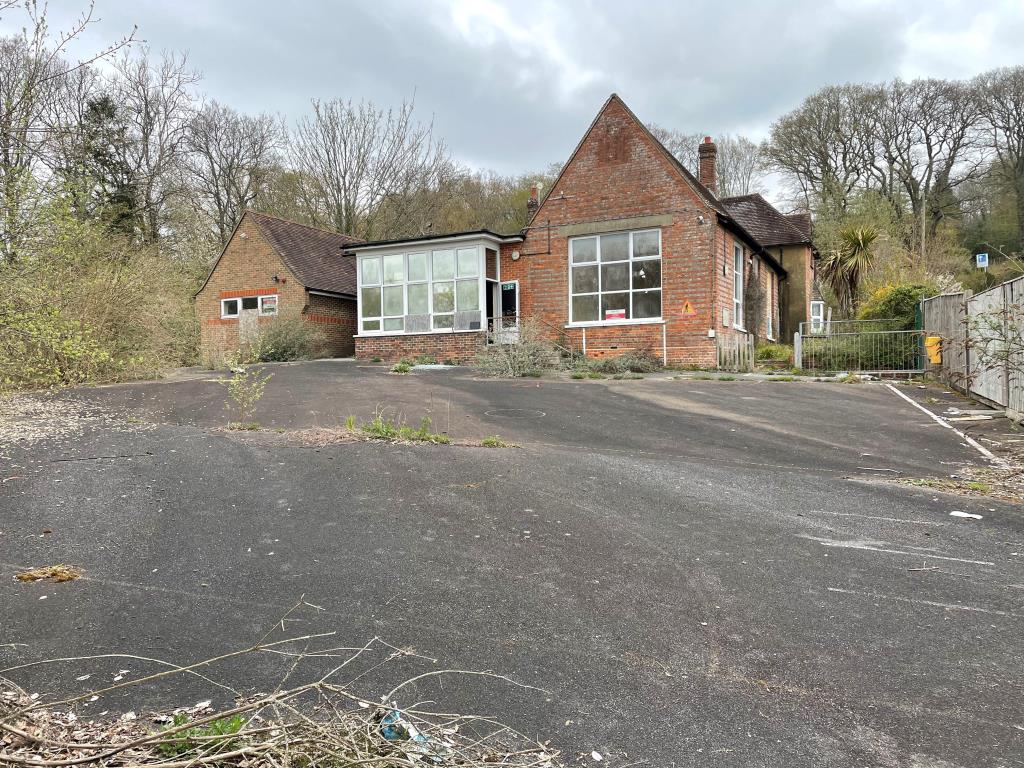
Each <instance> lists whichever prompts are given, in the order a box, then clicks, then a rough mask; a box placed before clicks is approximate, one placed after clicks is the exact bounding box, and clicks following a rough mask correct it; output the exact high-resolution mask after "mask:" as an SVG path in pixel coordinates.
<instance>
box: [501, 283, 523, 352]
mask: <svg viewBox="0 0 1024 768" xmlns="http://www.w3.org/2000/svg"><path fill="white" fill-rule="evenodd" d="M501 329H502V331H501V333H502V339H501V340H502V343H504V344H514V343H515V342H516V341H518V340H519V281H518V280H509V281H507V282H504V283H502V284H501Z"/></svg>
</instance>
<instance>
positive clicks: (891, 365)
mask: <svg viewBox="0 0 1024 768" xmlns="http://www.w3.org/2000/svg"><path fill="white" fill-rule="evenodd" d="M834 322H835V321H833V325H834ZM850 322H865V321H850ZM872 322H873V321H872ZM807 325H810V323H808V324H807ZM801 326H803V324H801ZM848 327H850V328H855V326H848ZM794 358H795V359H794V364H795V365H796V367H797V368H802V369H804V370H808V371H820V372H823V373H824V372H829V373H836V372H843V371H848V372H856V373H871V374H896V373H904V374H912V373H921V372H923V371H924V331H920V330H909V331H908V330H891V329H886V328H879V329H876V330H859V329H858V330H848V331H840V332H836V331H835V330H834V328H833V329H831V330H830V332H829V333H824V332H819V333H814V332H813V331H812V332H811V333H809V334H807V335H804V334H803V332H802V328H801V332H800V333H797V334H796V337H795V338H794Z"/></svg>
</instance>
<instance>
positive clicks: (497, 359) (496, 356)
mask: <svg viewBox="0 0 1024 768" xmlns="http://www.w3.org/2000/svg"><path fill="white" fill-rule="evenodd" d="M489 341H490V342H491V343H490V344H489V345H488V346H487V348H486V349H484V350H483V351H482V352H480V353H478V354H477V356H476V357H475V358H474V359H473V368H474V370H476V371H478V372H479V373H482V374H483V375H485V376H496V377H503V378H520V377H523V376H540V375H541V372H542V371H544V370H547V369H551V368H554V367H555V364H556V361H557V359H558V355H557V351H556V349H555V346H554V345H553V344H552V343H551V342H550V341H548V340H547V339H546V338H545V337H544V335H543V334H542V333H541V330H540V328H539V326H538V325H536V324H535V323H533V322H532V321H530V320H529V319H524V320H522V321H521V322H520V323H519V336H518V338H517V340H516V341H514V342H512V343H503V342H505V341H507V339H506V338H505V337H504V336H491V337H489Z"/></svg>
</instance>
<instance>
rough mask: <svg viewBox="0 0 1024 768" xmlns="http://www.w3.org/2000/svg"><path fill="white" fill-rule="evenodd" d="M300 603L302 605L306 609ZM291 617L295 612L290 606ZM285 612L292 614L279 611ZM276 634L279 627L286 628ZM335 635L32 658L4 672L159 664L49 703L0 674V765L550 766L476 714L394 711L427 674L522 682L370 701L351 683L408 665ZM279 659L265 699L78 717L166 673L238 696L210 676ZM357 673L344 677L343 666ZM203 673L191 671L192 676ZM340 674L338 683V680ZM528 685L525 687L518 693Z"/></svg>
mask: <svg viewBox="0 0 1024 768" xmlns="http://www.w3.org/2000/svg"><path fill="white" fill-rule="evenodd" d="M306 605H308V604H306ZM292 610H293V611H294V610H295V609H292ZM289 613H291V612H289ZM280 626H281V627H282V628H283V627H284V626H285V625H284V621H283V620H282V623H281V624H280ZM333 635H334V633H333V632H328V633H321V634H311V635H303V636H300V637H289V638H286V639H282V640H274V641H269V640H268V639H267V637H266V636H265V637H264V638H262V639H261V640H260V641H258V642H257V643H256V644H254V645H253V646H251V647H249V648H245V649H242V650H239V651H234V652H231V653H227V654H224V655H223V656H219V657H217V658H214V659H207V660H204V661H201V662H198V663H195V664H190V665H187V666H180V665H176V664H171V663H169V662H164V661H159V660H156V659H143V658H142V657H139V656H136V655H130V654H105V655H102V656H92V657H80V658H75V659H52V660H47V661H42V662H32V663H29V664H23V665H20V666H18V667H11V668H8V669H6V670H3V674H4V675H6V676H11V673H12V672H17V671H18V670H24V669H26V668H28V667H36V666H39V665H45V664H58V663H59V664H68V663H73V662H83V661H87V660H96V659H115V660H120V659H131V660H133V661H134V662H136V663H138V662H139V661H146V662H151V663H153V664H155V665H160V666H163V667H164V668H163V669H162V670H160V671H158V672H154V673H153V674H149V675H146V676H144V677H141V678H137V679H134V680H129V681H125V682H118V683H115V684H113V685H109V686H106V687H103V688H99V689H95V690H90V691H87V692H84V693H81V694H76V695H74V696H72V697H68V698H63V699H59V700H52V701H51V700H45V699H44V698H42V697H39V696H37V695H35V694H32V695H30V694H28V693H27V692H26V691H25V690H23V689H22V688H21V687H19V686H18V685H17V684H15V683H14V682H12V681H11V680H10V679H8V678H7V677H0V765H4V766H34V767H36V768H58V767H59V766H160V768H187V767H188V766H204V765H206V766H210V765H216V766H222V767H223V766H240V767H245V768H258V767H262V766H268V767H270V766H273V767H274V768H283V767H284V766H303V768H312V767H313V766H338V767H340V766H361V767H362V766H367V767H369V768H398V767H400V766H407V767H418V766H430V765H436V766H484V765H486V766H510V767H516V768H557V766H559V765H562V764H561V763H560V762H558V761H557V754H556V753H555V752H554V751H552V750H550V749H549V748H548V747H547V746H546V745H545V744H539V743H537V742H535V741H531V740H530V739H529V738H527V737H525V736H523V735H522V734H520V733H517V732H516V731H514V730H513V729H511V728H509V727H508V726H505V725H502V724H500V723H498V722H497V721H495V720H494V719H492V718H490V717H486V716H477V715H460V714H453V713H446V712H439V711H433V710H429V709H427V708H425V706H423V705H419V704H412V705H410V706H408V707H399V706H398V704H397V703H396V702H397V701H398V700H399V699H400V698H401V696H400V694H401V693H402V692H403V690H405V691H410V690H412V688H411V686H413V684H414V683H416V682H418V681H422V680H424V679H425V678H430V677H437V676H440V675H475V676H483V677H487V678H494V679H496V680H500V681H503V682H505V683H509V684H512V685H517V686H521V684H519V683H515V682H514V681H512V680H510V679H509V678H506V677H503V676H501V675H495V674H492V673H487V672H469V671H465V670H453V669H441V670H439V669H433V670H431V671H427V672H424V673H421V674H418V675H415V676H414V677H410V678H408V679H406V680H404V681H403V682H401V683H399V684H398V685H396V686H395V687H393V688H392V689H391V690H390V691H388V692H387V693H386V694H384V695H383V696H381V697H380V698H378V699H370V698H366V697H364V696H361V695H359V694H357V693H356V692H355V691H354V690H353V685H352V683H354V682H355V680H358V679H359V678H362V677H363V676H364V675H366V674H367V672H368V671H373V670H380V669H381V668H382V667H384V666H386V665H387V664H388V663H389V662H391V661H393V660H395V659H399V658H408V657H415V658H416V659H422V660H426V661H430V662H435V661H436V660H433V659H426V657H423V656H419V655H418V654H416V653H415V652H414V651H412V650H408V649H400V648H396V647H395V646H392V645H389V644H388V643H385V642H384V641H383V640H381V639H380V638H374V639H373V640H371V641H370V642H368V643H367V644H366V645H364V646H362V647H360V648H339V647H330V646H329V645H327V643H328V642H329V641H328V638H330V637H332V636H333ZM253 654H277V655H278V656H281V657H283V658H284V660H285V661H286V663H287V667H288V669H287V672H286V673H285V675H284V677H283V679H282V681H281V683H280V684H279V685H278V686H277V688H276V689H275V690H274V691H272V692H270V693H264V694H256V695H250V696H248V697H243V696H241V695H237V696H236V698H234V702H233V704H232V705H230V706H225V707H223V708H221V709H219V710H215V709H214V708H213V707H211V706H210V702H201V703H200V704H198V705H196V706H195V707H192V708H189V709H177V710H171V711H163V712H155V713H149V714H146V715H138V716H136V715H135V714H134V713H125V714H123V715H121V716H119V717H109V718H106V719H104V718H96V719H86V718H85V717H84V716H83V715H82V705H83V703H85V702H94V701H96V700H97V699H98V698H102V697H105V696H108V695H110V694H111V693H112V692H114V691H120V690H121V689H124V688H128V687H131V686H145V685H151V684H154V683H155V682H156V681H159V680H163V679H165V678H167V677H170V676H174V675H191V676H196V677H199V678H201V679H202V680H203V681H204V683H208V684H211V685H213V686H215V687H217V688H221V689H223V688H228V689H229V690H232V692H233V693H236V694H237V691H234V689H231V688H230V687H229V686H226V685H225V684H224V683H222V682H220V681H217V680H215V679H214V678H213V677H211V674H212V672H211V668H215V667H216V665H217V664H218V663H221V662H224V661H226V660H228V659H237V658H239V657H244V656H248V655H253ZM325 659H327V660H331V661H330V663H331V664H332V667H331V669H330V670H329V671H328V672H326V673H325V674H322V675H319V676H317V677H316V678H315V679H313V680H311V681H310V682H307V683H303V684H299V685H291V686H288V685H287V684H288V682H289V680H290V679H292V677H293V676H294V675H295V673H296V671H297V670H298V669H299V667H300V665H302V664H303V663H304V662H309V661H313V660H319V661H320V662H323V660H325ZM357 660H360V661H361V662H362V664H361V666H362V667H367V664H368V667H367V668H364V669H362V671H360V672H359V673H357V674H355V675H354V676H353V675H352V674H351V673H352V672H353V670H354V667H353V665H354V664H355V663H356V662H357ZM200 670H201V671H200ZM342 676H347V678H348V679H347V681H346V682H342V681H341V678H342ZM521 687H526V688H529V687H530V686H521Z"/></svg>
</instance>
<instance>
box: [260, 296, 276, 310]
mask: <svg viewBox="0 0 1024 768" xmlns="http://www.w3.org/2000/svg"><path fill="white" fill-rule="evenodd" d="M260 314H261V315H276V314H277V294H274V295H273V296H260Z"/></svg>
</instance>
